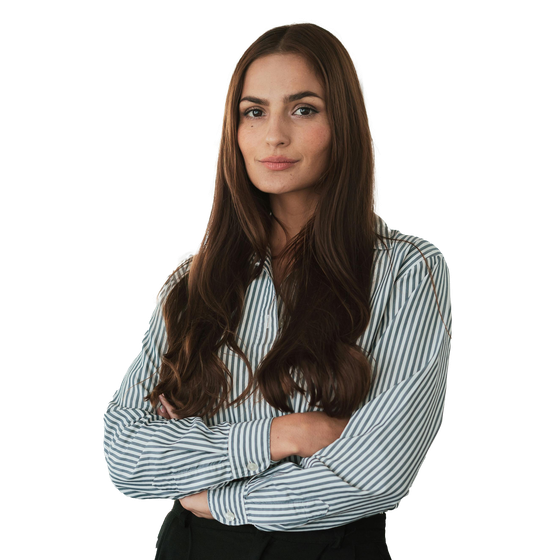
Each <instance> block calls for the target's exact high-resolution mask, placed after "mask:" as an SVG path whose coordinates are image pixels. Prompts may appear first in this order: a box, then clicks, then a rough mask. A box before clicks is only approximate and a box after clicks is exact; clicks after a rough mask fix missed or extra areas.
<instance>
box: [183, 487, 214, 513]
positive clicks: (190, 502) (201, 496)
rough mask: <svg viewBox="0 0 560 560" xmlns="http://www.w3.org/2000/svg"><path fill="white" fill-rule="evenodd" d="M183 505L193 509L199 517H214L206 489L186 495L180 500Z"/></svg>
mask: <svg viewBox="0 0 560 560" xmlns="http://www.w3.org/2000/svg"><path fill="white" fill-rule="evenodd" d="M179 501H180V502H181V505H182V506H183V507H184V508H185V509H188V510H189V511H191V512H192V513H193V514H194V515H196V516H197V517H204V518H205V519H214V518H213V517H212V514H211V513H210V508H209V507H208V492H207V491H206V490H204V491H203V492H199V493H198V494H192V495H190V496H185V497H184V498H181V499H180V500H179Z"/></svg>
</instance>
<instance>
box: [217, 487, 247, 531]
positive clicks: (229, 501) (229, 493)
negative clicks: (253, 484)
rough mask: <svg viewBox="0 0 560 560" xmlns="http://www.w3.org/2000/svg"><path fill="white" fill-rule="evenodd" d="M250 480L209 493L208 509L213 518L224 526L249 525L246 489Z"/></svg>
mask: <svg viewBox="0 0 560 560" xmlns="http://www.w3.org/2000/svg"><path fill="white" fill-rule="evenodd" d="M248 482H249V479H245V480H234V481H233V482H230V483H229V484H226V485H225V486H222V487H219V488H210V489H209V490H208V491H207V498H208V507H209V508H210V513H211V514H212V517H213V518H214V519H215V520H216V521H219V522H220V523H223V524H224V525H247V524H248V523H249V522H248V521H247V514H246V512H245V487H246V486H247V483H248Z"/></svg>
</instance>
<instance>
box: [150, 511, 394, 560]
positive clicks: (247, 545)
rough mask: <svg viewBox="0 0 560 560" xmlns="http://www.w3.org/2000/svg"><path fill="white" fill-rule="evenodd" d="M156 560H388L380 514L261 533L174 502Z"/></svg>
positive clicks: (161, 536) (159, 540)
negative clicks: (321, 526)
mask: <svg viewBox="0 0 560 560" xmlns="http://www.w3.org/2000/svg"><path fill="white" fill-rule="evenodd" d="M156 546H157V552H156V557H155V560H226V559H227V560H260V559H262V560H276V559H278V560H296V559H297V558H303V559H305V560H391V557H390V556H389V551H388V550H387V544H386V543H385V514H384V513H381V514H378V515H374V516H372V517H366V518H364V519H359V520H358V521H354V522H353V523H349V524H348V525H342V526H341V527H334V528H332V529H322V530H317V531H304V532H300V531H297V532H293V531H292V532H290V531H272V532H269V531H261V530H259V529H257V528H256V527H255V526H254V525H238V526H235V527H232V526H229V525H223V524H222V523H220V522H218V521H216V520H215V519H204V518H202V517H196V515H194V514H192V513H191V512H190V511H187V510H186V509H184V508H183V506H181V503H180V502H179V501H176V502H175V504H174V506H173V509H172V510H171V511H170V512H169V513H168V514H167V516H166V518H165V520H164V522H163V525H162V526H161V529H160V532H159V535H158V541H157V545H156Z"/></svg>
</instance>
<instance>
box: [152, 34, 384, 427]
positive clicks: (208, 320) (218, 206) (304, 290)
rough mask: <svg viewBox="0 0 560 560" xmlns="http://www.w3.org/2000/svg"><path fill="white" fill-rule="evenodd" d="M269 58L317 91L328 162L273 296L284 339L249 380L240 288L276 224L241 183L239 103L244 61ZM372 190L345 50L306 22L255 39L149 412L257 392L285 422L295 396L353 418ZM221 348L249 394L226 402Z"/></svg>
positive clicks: (368, 143) (188, 408)
mask: <svg viewBox="0 0 560 560" xmlns="http://www.w3.org/2000/svg"><path fill="white" fill-rule="evenodd" d="M276 53H290V54H297V55H300V56H302V57H303V58H304V59H305V60H306V61H307V62H308V63H309V65H310V66H311V68H313V69H314V71H315V72H316V74H317V76H318V78H319V79H320V80H321V81H322V84H323V86H324V91H325V96H326V99H325V102H326V111H327V115H328V118H329V123H330V127H331V138H332V140H331V148H330V149H331V154H330V158H329V165H328V169H327V170H326V171H325V173H324V174H323V175H322V176H321V177H320V179H319V180H318V182H317V185H316V186H315V188H316V190H317V192H318V193H319V202H318V205H317V207H316V210H315V213H314V215H313V216H312V217H311V218H310V219H309V221H308V222H307V224H306V225H305V226H304V227H303V229H302V230H301V231H300V233H299V234H298V235H296V236H295V237H294V238H293V239H292V240H291V242H290V243H289V244H288V246H287V247H286V249H285V254H289V256H290V259H289V264H288V271H289V273H288V274H287V275H286V276H285V278H284V281H283V282H282V284H281V286H280V288H279V292H280V296H281V297H282V300H283V301H284V310H285V316H284V317H283V325H282V329H281V330H280V332H279V337H278V339H277V340H276V342H275V343H274V345H273V347H272V349H271V350H270V352H269V353H268V354H267V355H266V357H265V358H264V360H263V361H262V362H261V363H260V364H259V367H258V368H257V370H256V371H255V372H253V371H252V368H251V365H250V363H249V361H248V359H247V357H246V356H245V355H244V353H243V352H242V351H241V349H240V348H239V346H238V345H237V343H236V340H235V333H236V330H237V327H238V325H239V322H240V319H241V315H242V309H243V304H244V298H245V292H246V289H247V287H248V285H249V283H250V282H251V281H252V280H254V279H255V278H257V276H258V275H259V274H260V273H261V271H262V268H263V265H264V261H265V258H266V253H267V246H268V243H269V236H270V232H271V228H272V220H273V219H274V217H273V216H272V215H271V212H270V203H269V198H268V194H267V193H264V192H262V191H260V190H259V189H257V188H256V187H255V186H254V185H253V184H252V183H251V181H250V180H249V177H248V175H247V171H246V169H245V164H244V161H243V156H242V154H241V152H240V150H239V146H238V143H237V129H238V122H239V101H240V98H241V91H242V88H243V80H244V76H245V73H246V71H247V69H248V67H249V66H250V65H251V63H252V62H254V61H255V60H256V59H258V58H260V57H263V56H266V55H269V54H276ZM373 192H374V155H373V145H372V139H371V134H370V130H369V125H368V118H367V113H366V108H365V104H364V99H363V96H362V91H361V89H360V83H359V80H358V76H357V74H356V70H355V68H354V64H353V63H352V60H351V58H350V55H349V54H348V52H347V51H346V49H345V48H344V46H343V45H342V43H341V42H340V41H339V40H338V39H337V38H336V37H335V36H334V35H332V34H331V33H329V32H328V31H326V30H325V29H322V28H321V27H319V26H317V25H314V24H308V23H306V24H295V25H286V26H282V27H276V28H274V29H271V30H270V31H267V32H266V33H264V34H263V35H262V36H261V37H259V38H258V39H257V40H256V41H255V42H254V43H253V44H252V45H251V46H250V47H249V48H248V49H247V51H246V52H245V53H244V54H243V56H242V57H241V59H240V60H239V62H238V64H237V66H236V68H235V71H234V73H233V76H232V78H231V82H230V85H229V90H228V94H227V100H226V107H225V115H224V121H223V129H222V138H221V143H220V151H219V158H218V168H217V175H216V185H215V193H214V201H213V206H212V212H211V216H210V220H209V223H208V227H207V229H206V233H205V236H204V240H203V242H202V244H201V247H200V250H199V252H198V253H197V254H196V255H195V256H194V258H192V259H189V262H188V263H185V264H184V265H183V267H179V269H177V270H176V271H175V272H174V274H173V275H171V276H170V278H169V279H168V281H167V283H166V285H165V286H164V288H166V286H167V287H169V283H170V282H171V281H172V279H173V277H174V276H175V278H176V277H177V275H178V274H179V275H180V276H181V279H180V281H179V282H177V283H176V285H174V286H173V287H172V288H171V289H170V290H169V293H168V295H167V296H166V298H165V302H164V305H163V316H164V319H165V325H166V330H167V339H168V351H167V352H166V353H165V354H164V356H163V359H162V366H161V370H160V377H159V382H158V384H157V385H156V387H155V388H154V390H153V391H152V392H151V393H150V395H149V396H148V397H146V399H149V400H150V402H151V404H152V405H153V406H154V407H156V406H157V404H158V397H159V395H160V394H161V393H165V396H166V398H167V399H168V400H169V401H170V402H171V404H172V405H173V406H174V408H175V410H176V412H177V414H178V415H179V416H180V417H187V416H213V415H215V414H216V413H217V412H218V410H219V409H220V408H222V407H223V406H231V405H234V404H237V403H239V402H242V400H244V399H246V398H247V397H248V396H249V395H250V394H251V393H252V392H253V391H254V390H256V389H258V390H260V391H261V393H262V395H263V397H264V398H265V399H266V400H267V401H268V402H269V403H270V404H271V405H272V406H273V407H275V408H277V409H279V410H281V411H283V412H293V410H292V408H291V406H290V404H289V401H288V397H289V396H290V395H293V394H294V391H299V392H300V393H302V394H305V395H307V398H308V401H309V404H310V406H311V407H315V406H317V407H320V408H322V409H323V410H324V411H325V412H326V413H327V414H328V415H330V416H333V417H339V418H342V417H348V416H350V415H351V413H352V412H353V411H354V410H355V409H356V408H357V407H358V405H359V404H360V402H361V401H362V399H363V398H364V397H365V395H366V394H367V391H368V390H369V388H370V384H371V382H372V379H371V376H372V371H371V365H370V363H369V362H368V359H367V357H366V355H365V354H364V352H363V350H362V349H361V348H360V347H359V346H358V345H357V344H356V341H357V339H358V337H359V336H360V335H361V334H362V333H363V332H364V331H365V329H366V328H367V325H368V322H369V319H370V308H369V297H370V289H371V281H372V273H373V265H374V253H375V251H374V246H375V243H376V240H377V235H376V215H375V213H374V200H373ZM255 257H256V258H255ZM257 260H258V261H259V265H258V266H256V265H255V266H253V264H254V263H256V262H257ZM187 264H188V266H187ZM187 270H188V273H185V271H187ZM162 289H163V288H162ZM224 344H227V345H228V346H229V348H231V350H232V351H234V352H236V353H237V354H239V356H240V357H241V358H242V359H243V361H244V363H245V364H246V366H247V368H248V371H249V383H248V385H247V387H246V388H245V390H244V391H243V393H242V394H241V395H240V396H239V397H238V398H237V399H235V400H234V401H233V402H229V398H228V397H229V394H230V390H231V384H232V375H231V372H230V371H229V370H228V369H227V368H226V366H225V364H224V363H223V362H222V361H221V360H220V359H219V358H218V356H217V350H218V349H219V348H220V347H221V346H222V345H224ZM294 372H296V373H294Z"/></svg>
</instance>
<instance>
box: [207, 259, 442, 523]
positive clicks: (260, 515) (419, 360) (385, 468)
mask: <svg viewBox="0 0 560 560" xmlns="http://www.w3.org/2000/svg"><path fill="white" fill-rule="evenodd" d="M428 260H429V262H430V267H431V270H432V274H433V283H434V284H433V285H432V277H431V276H430V274H429V272H428V269H427V267H426V266H425V263H424V261H423V260H421V261H420V262H418V263H416V264H415V265H414V266H412V267H407V270H406V271H405V272H402V273H401V272H399V274H398V276H397V278H396V279H395V283H394V285H393V288H392V291H391V295H390V296H389V298H388V300H387V306H386V308H385V311H384V314H383V319H382V320H381V322H380V325H379V330H378V333H377V334H376V336H375V338H374V342H373V348H372V355H373V358H374V361H373V363H374V370H375V371H376V374H377V376H378V380H377V389H376V390H375V392H374V398H372V399H371V400H370V401H369V402H368V403H367V404H365V405H364V406H363V407H362V408H360V409H358V410H357V411H356V412H355V413H354V414H353V415H352V417H351V419H350V421H349V423H348V424H347V426H346V428H345V430H344V431H343V433H342V435H341V437H340V438H339V439H338V440H336V441H335V442H333V443H332V444H331V445H329V446H327V447H325V448H323V449H321V450H320V451H318V452H317V453H315V454H314V455H313V456H312V457H309V458H305V459H302V461H301V462H300V463H299V464H296V463H295V462H283V463H278V464H274V465H272V466H271V467H270V468H269V469H268V470H267V471H266V472H264V473H262V474H258V475H257V476H254V477H252V478H249V479H245V480H239V481H235V482H232V483H229V484H226V485H224V486H222V487H221V488H216V489H212V490H210V491H209V492H208V502H209V506H210V510H211V512H212V515H213V516H214V518H215V519H217V520H218V521H220V522H221V523H224V524H227V525H241V524H245V523H250V524H253V525H255V526H257V527H258V528H259V529H261V530H265V531H278V530H279V531H282V530H302V531H306V530H314V529H327V528H331V527H335V526H338V525H342V524H346V523H350V522H352V521H355V520H357V519H359V518H361V517H366V516H370V515H374V514H376V513H381V512H384V511H386V510H390V509H394V508H395V507H397V506H398V503H399V501H400V500H401V499H402V498H403V497H404V496H406V495H407V494H408V492H409V489H410V486H411V485H412V482H413V481H414V479H415V477H416V475H417V473H418V470H419V468H420V465H421V464H422V462H423V460H424V458H425V456H426V453H427V451H428V448H429V447H430V445H431V443H432V441H433V439H434V437H435V436H436V433H437V431H438V429H439V426H440V424H441V419H442V414H443V405H444V397H445V388H446V377H447V366H448V358H449V350H450V336H451V304H450V297H449V272H448V268H447V265H446V263H445V260H444V259H443V256H441V253H439V252H438V253H437V256H435V258H434V257H430V258H429V259H428ZM433 287H434V288H435V291H436V293H437V296H438V297H437V301H436V298H435V296H434V290H433V289H432V288H433ZM438 302H439V307H438ZM440 312H441V315H440ZM444 323H445V324H444Z"/></svg>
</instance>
